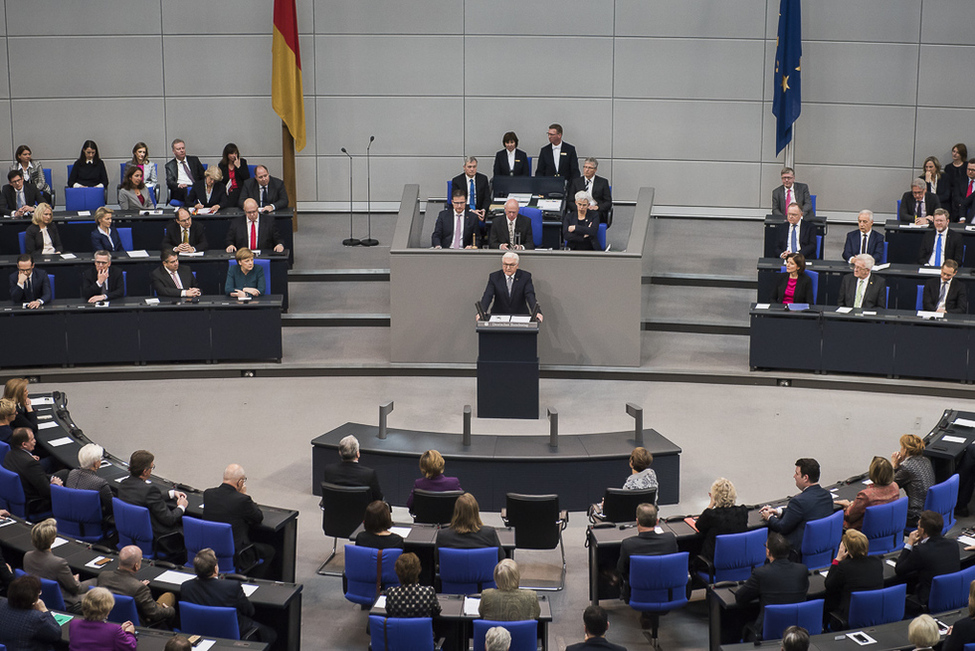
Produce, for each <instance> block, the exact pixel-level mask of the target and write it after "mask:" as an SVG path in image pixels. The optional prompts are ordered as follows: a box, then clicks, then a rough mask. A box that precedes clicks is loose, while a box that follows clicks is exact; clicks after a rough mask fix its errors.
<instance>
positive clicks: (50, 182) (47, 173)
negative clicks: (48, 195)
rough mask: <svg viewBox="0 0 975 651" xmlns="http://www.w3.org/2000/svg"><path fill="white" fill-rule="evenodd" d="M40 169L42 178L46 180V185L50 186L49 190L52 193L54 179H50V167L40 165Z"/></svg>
mask: <svg viewBox="0 0 975 651" xmlns="http://www.w3.org/2000/svg"><path fill="white" fill-rule="evenodd" d="M41 171H42V172H44V180H45V181H46V182H47V185H48V187H49V188H51V191H52V193H53V191H54V181H53V180H52V178H53V177H52V176H51V168H50V167H42V168H41Z"/></svg>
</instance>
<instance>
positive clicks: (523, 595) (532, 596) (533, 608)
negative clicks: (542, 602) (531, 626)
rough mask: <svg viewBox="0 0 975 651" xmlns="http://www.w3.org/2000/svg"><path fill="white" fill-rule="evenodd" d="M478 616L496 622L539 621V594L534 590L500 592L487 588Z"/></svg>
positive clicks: (482, 594) (483, 593)
mask: <svg viewBox="0 0 975 651" xmlns="http://www.w3.org/2000/svg"><path fill="white" fill-rule="evenodd" d="M478 614H479V615H480V616H481V618H482V619H489V620H491V621H494V622H519V621H525V620H526V619H538V616H539V615H540V614H541V608H540V607H539V605H538V593H537V592H535V591H534V590H525V589H524V588H522V589H520V590H512V591H506V590H498V589H497V588H486V589H485V590H484V591H483V592H482V593H481V603H480V605H479V607H478Z"/></svg>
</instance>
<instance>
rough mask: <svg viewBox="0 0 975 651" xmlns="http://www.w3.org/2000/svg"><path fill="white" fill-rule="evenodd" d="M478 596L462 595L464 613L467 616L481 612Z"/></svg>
mask: <svg viewBox="0 0 975 651" xmlns="http://www.w3.org/2000/svg"><path fill="white" fill-rule="evenodd" d="M480 609H481V598H480V597H464V615H466V616H467V617H477V616H479V615H480V614H481V612H480Z"/></svg>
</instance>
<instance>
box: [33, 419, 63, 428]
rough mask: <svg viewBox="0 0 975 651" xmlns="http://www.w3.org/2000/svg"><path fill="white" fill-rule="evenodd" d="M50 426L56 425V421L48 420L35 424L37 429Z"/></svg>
mask: <svg viewBox="0 0 975 651" xmlns="http://www.w3.org/2000/svg"><path fill="white" fill-rule="evenodd" d="M52 427H58V424H57V421H53V420H49V421H46V422H43V423H38V424H37V429H51V428H52Z"/></svg>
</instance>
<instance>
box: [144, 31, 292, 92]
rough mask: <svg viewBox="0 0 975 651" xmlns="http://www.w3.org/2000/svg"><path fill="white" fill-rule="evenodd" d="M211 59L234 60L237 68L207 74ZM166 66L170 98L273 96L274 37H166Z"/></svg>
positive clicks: (167, 87)
mask: <svg viewBox="0 0 975 651" xmlns="http://www.w3.org/2000/svg"><path fill="white" fill-rule="evenodd" d="M201 52H205V53H206V54H205V56H201ZM211 57H212V60H213V61H233V62H234V65H220V66H217V67H216V68H215V69H214V70H213V74H207V73H206V72H205V71H206V70H207V67H208V66H207V65H206V63H205V60H206V59H210V58H211ZM163 67H164V68H165V71H166V95H167V96H168V97H213V96H219V95H234V96H240V95H267V96H268V97H270V95H271V37H270V36H269V35H262V36H258V35H253V36H240V35H237V36H166V37H164V39H163ZM218 71H219V72H218ZM305 76H307V72H305V73H304V75H303V77H305Z"/></svg>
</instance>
